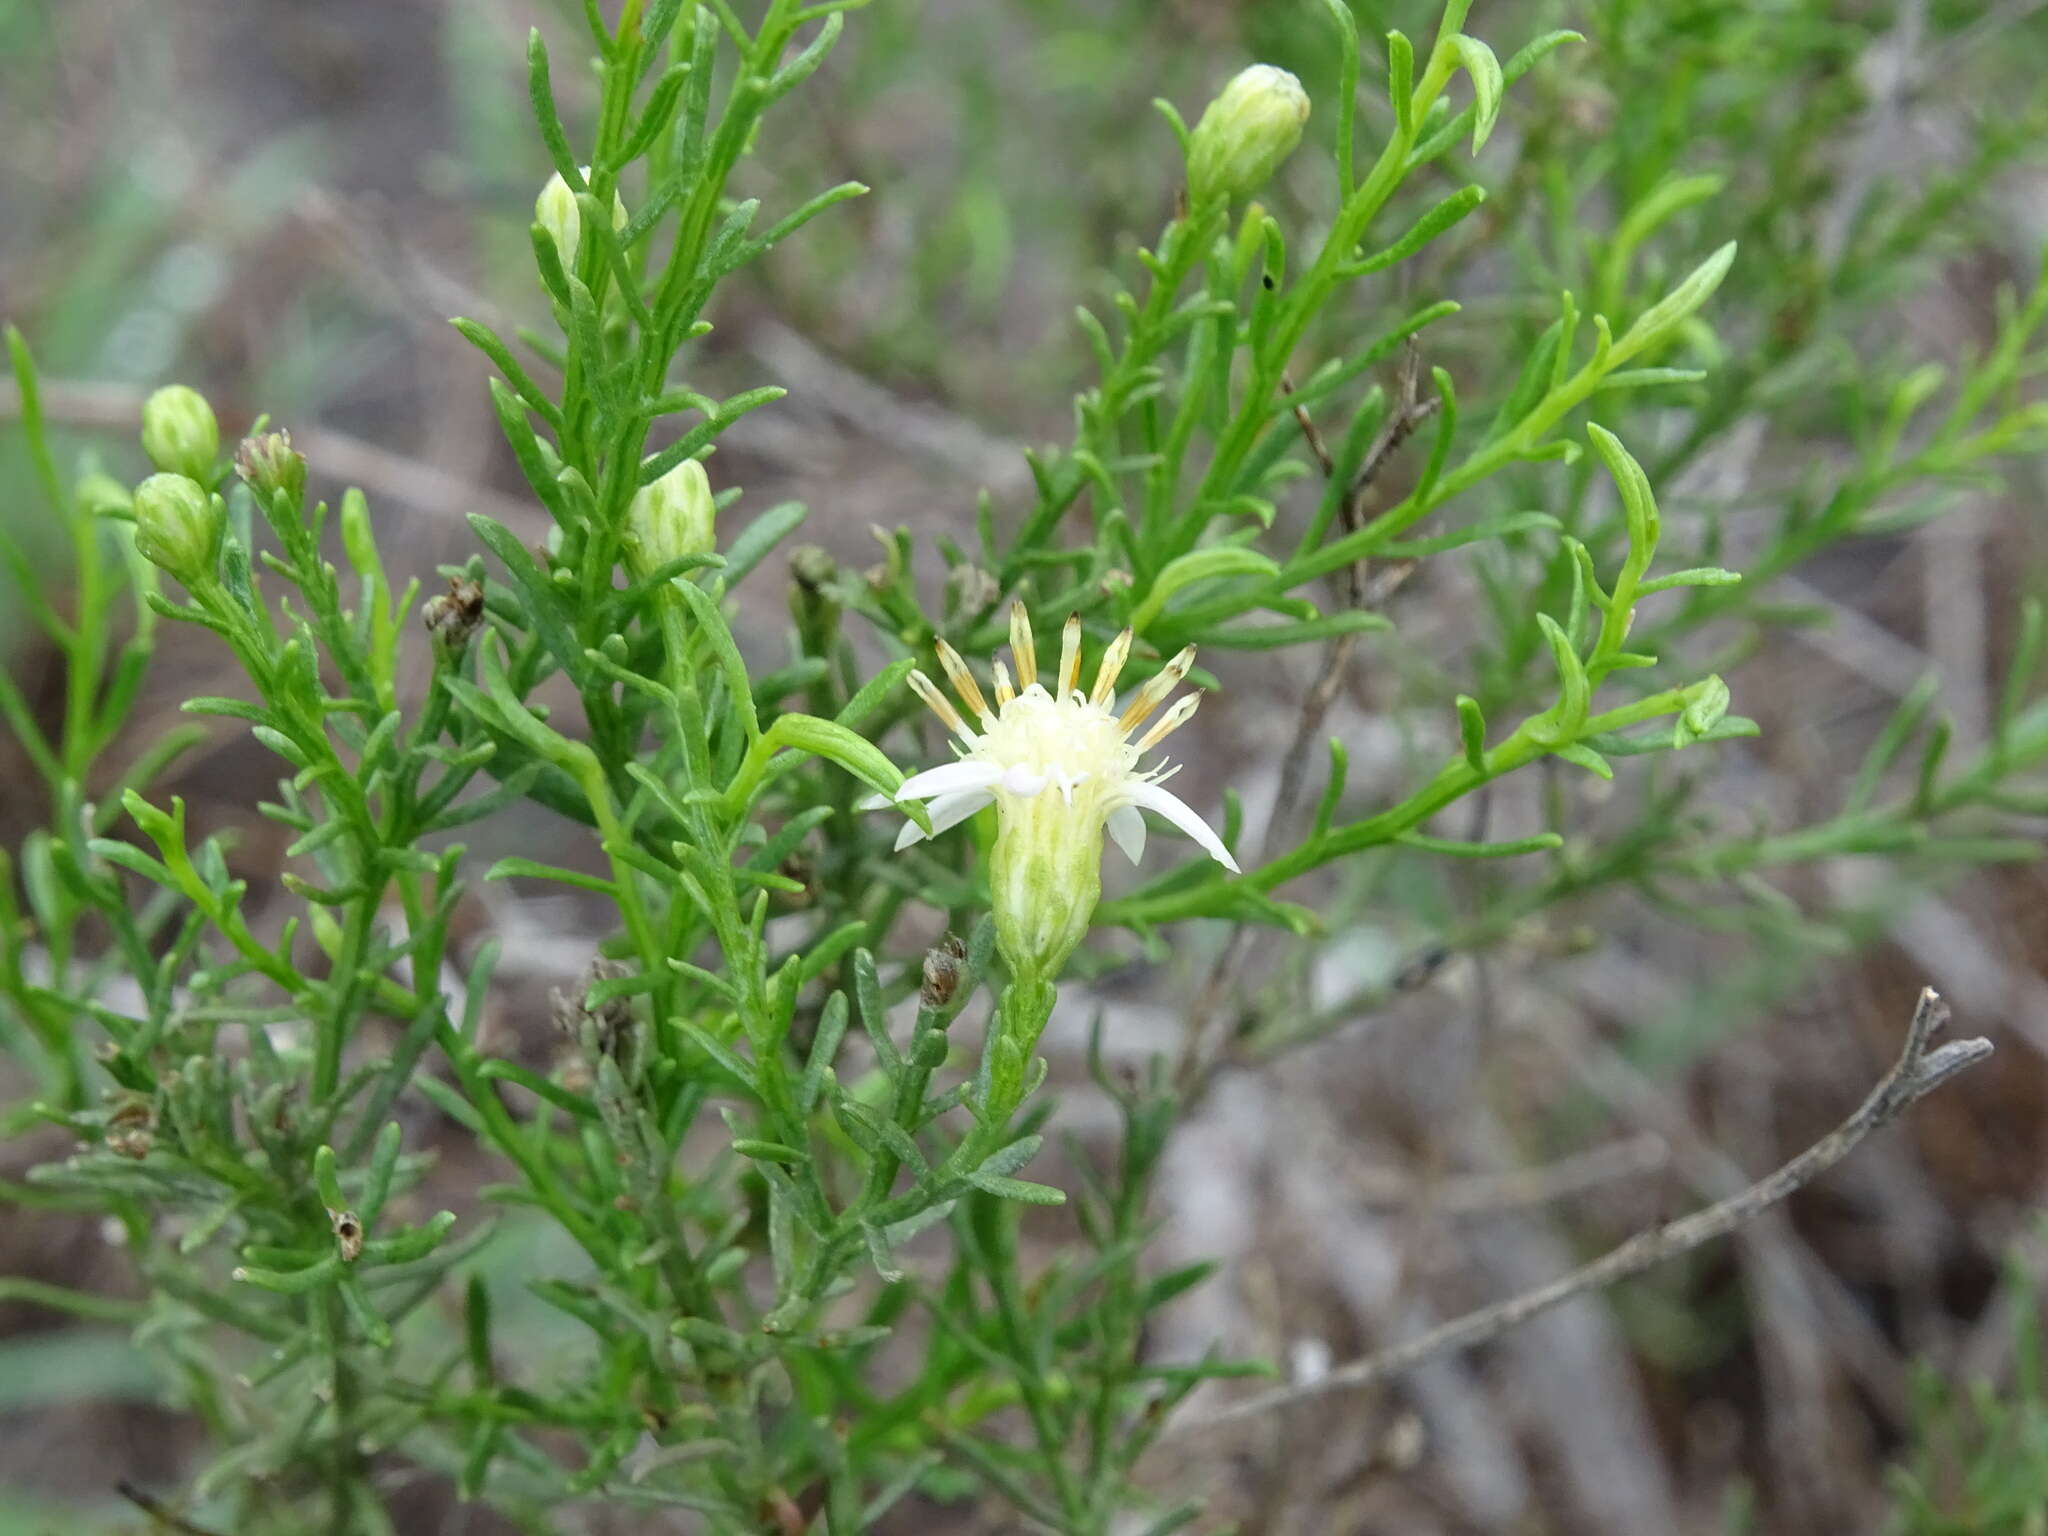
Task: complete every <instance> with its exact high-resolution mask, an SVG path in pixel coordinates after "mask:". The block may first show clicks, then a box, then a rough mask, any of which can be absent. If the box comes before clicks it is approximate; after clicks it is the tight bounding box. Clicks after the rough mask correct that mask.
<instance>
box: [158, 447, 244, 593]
mask: <svg viewBox="0 0 2048 1536" xmlns="http://www.w3.org/2000/svg"><path fill="white" fill-rule="evenodd" d="M226 524H227V518H226V514H225V512H224V511H223V509H222V507H221V504H220V502H219V501H218V500H217V499H216V498H214V497H212V496H209V495H208V494H207V493H206V489H205V487H203V486H201V485H200V484H199V483H198V482H197V481H196V480H192V479H189V478H188V477H186V476H184V475H172V474H162V475H151V476H150V477H149V478H148V479H147V480H145V481H143V482H142V484H140V485H138V486H137V487H135V547H136V548H137V549H138V550H140V551H141V552H142V554H143V557H144V558H145V559H147V560H148V561H149V562H150V563H151V564H153V565H158V566H161V567H162V568H163V569H164V570H166V571H168V572H169V573H170V574H171V575H173V576H175V577H177V578H178V580H180V581H182V582H183V583H184V584H185V585H186V586H188V587H190V586H194V585H196V584H198V583H199V582H202V581H207V580H210V579H212V577H213V574H214V571H215V570H216V568H217V567H218V566H219V564H220V543H221V535H222V533H223V532H224V531H225V529H226Z"/></svg>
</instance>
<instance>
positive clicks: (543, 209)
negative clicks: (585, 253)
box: [533, 165, 626, 272]
mask: <svg viewBox="0 0 2048 1536" xmlns="http://www.w3.org/2000/svg"><path fill="white" fill-rule="evenodd" d="M583 180H584V183H585V185H588V184H589V181H590V167H589V166H587V165H586V166H584V167H583ZM533 218H534V222H535V223H537V224H538V225H540V227H541V228H542V229H544V230H546V231H547V232H548V238H549V239H551V240H553V241H554V242H555V254H556V255H558V256H560V257H561V258H562V270H563V271H564V272H573V271H575V270H576V253H577V252H578V251H579V250H580V249H582V246H583V215H582V212H581V210H579V209H578V208H577V206H576V194H575V192H574V191H572V190H571V189H570V186H569V183H568V182H566V181H564V180H563V179H562V173H561V172H560V171H557V172H555V174H554V175H552V176H550V177H549V178H548V181H547V185H546V186H544V187H542V188H541V189H540V196H539V197H537V198H535V199H534V200H533ZM625 227H626V204H625V201H624V200H623V199H622V198H621V197H620V196H619V194H618V192H617V191H614V192H613V193H612V228H613V229H624V228H625Z"/></svg>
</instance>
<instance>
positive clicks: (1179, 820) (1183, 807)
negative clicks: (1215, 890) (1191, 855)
mask: <svg viewBox="0 0 2048 1536" xmlns="http://www.w3.org/2000/svg"><path fill="white" fill-rule="evenodd" d="M1125 794H1126V796H1127V797H1128V799H1129V800H1130V803H1131V804H1132V805H1137V806H1143V807H1144V808H1145V809H1146V810H1148V811H1156V812H1157V813H1158V814H1160V815H1161V816H1164V817H1165V818H1166V819H1167V820H1168V821H1170V822H1172V823H1173V824H1174V825H1175V826H1176V827H1178V828H1180V830H1181V831H1183V832H1185V833H1187V835H1188V836H1189V837H1192V838H1193V839H1194V840H1195V841H1196V842H1197V843H1199V844H1200V845H1201V848H1202V851H1203V852H1204V853H1206V854H1208V855H1209V857H1210V858H1212V859H1214V860H1215V861H1216V862H1217V863H1218V864H1221V865H1222V866H1223V867H1224V868H1225V869H1227V870H1229V871H1230V872H1231V873H1232V874H1233V875H1234V874H1237V873H1238V872H1239V871H1238V867H1237V860H1235V859H1233V858H1232V857H1231V856H1230V850H1229V849H1228V848H1226V847H1224V846H1223V839H1222V838H1220V837H1218V836H1217V835H1216V834H1215V832H1213V831H1212V830H1210V827H1209V823H1207V822H1206V821H1204V820H1202V818H1201V817H1199V816H1197V815H1196V814H1195V813H1194V810H1193V809H1192V808H1191V807H1190V806H1189V805H1188V803H1187V802H1186V801H1185V800H1183V799H1181V798H1180V796H1178V795H1176V794H1173V793H1171V792H1170V791H1167V790H1164V789H1161V788H1160V787H1159V786H1158V785H1157V784H1133V785H1132V786H1131V787H1130V788H1129V789H1128V790H1126V791H1125Z"/></svg>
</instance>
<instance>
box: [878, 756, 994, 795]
mask: <svg viewBox="0 0 2048 1536" xmlns="http://www.w3.org/2000/svg"><path fill="white" fill-rule="evenodd" d="M1002 776H1003V770H1002V769H1000V768H998V767H996V766H995V764H993V763H983V762H978V761H976V760H975V759H973V758H971V757H969V758H962V759H961V760H960V761H959V762H957V763H941V764H939V766H938V767H936V768H927V769H925V770H924V771H923V772H921V773H913V774H912V775H911V776H910V777H909V778H907V779H905V780H904V781H903V787H902V788H901V789H899V790H897V791H896V798H897V799H898V800H929V799H931V798H932V797H933V796H935V795H952V794H958V793H959V792H960V791H962V790H967V789H986V788H987V787H988V786H989V785H991V784H993V783H995V781H996V780H997V779H1000V778H1001V777H1002Z"/></svg>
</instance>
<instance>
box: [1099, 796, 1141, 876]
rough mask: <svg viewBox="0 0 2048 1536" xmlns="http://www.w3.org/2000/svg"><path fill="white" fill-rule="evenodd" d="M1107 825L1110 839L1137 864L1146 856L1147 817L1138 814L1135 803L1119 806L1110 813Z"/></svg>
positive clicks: (1126, 856) (1125, 855)
mask: <svg viewBox="0 0 2048 1536" xmlns="http://www.w3.org/2000/svg"><path fill="white" fill-rule="evenodd" d="M1105 825H1106V826H1107V827H1108V828H1109V837H1110V841H1111V842H1113V843H1115V844H1116V845H1117V847H1119V848H1121V849H1123V851H1124V857H1125V858H1127V859H1129V860H1130V861H1131V862H1132V863H1133V864H1135V863H1137V862H1138V860H1140V859H1142V858H1143V857H1144V856H1145V818H1144V817H1143V816H1141V815H1139V814H1138V808H1137V807H1136V806H1135V805H1120V806H1118V807H1117V808H1116V809H1115V810H1113V811H1111V812H1110V813H1109V820H1108V821H1107V822H1106V823H1105Z"/></svg>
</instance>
